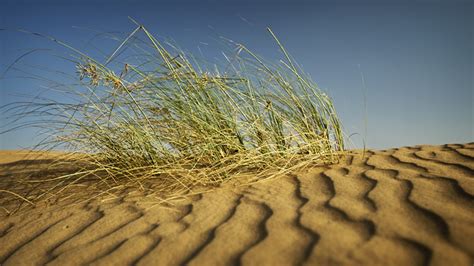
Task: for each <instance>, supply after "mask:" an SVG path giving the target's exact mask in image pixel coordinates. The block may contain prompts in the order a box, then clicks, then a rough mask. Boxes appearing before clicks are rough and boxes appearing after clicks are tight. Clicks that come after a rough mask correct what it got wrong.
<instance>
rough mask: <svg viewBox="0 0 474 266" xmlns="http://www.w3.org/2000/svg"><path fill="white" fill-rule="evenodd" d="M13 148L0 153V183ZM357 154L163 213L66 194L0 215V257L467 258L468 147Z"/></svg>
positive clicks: (471, 223)
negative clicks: (338, 161) (73, 203)
mask: <svg viewBox="0 0 474 266" xmlns="http://www.w3.org/2000/svg"><path fill="white" fill-rule="evenodd" d="M20 155H21V154H18V153H15V152H2V153H0V158H1V161H0V164H1V165H0V167H1V168H0V171H1V172H0V174H1V183H0V185H1V187H0V189H6V188H8V187H9V186H10V185H11V182H10V181H9V180H11V178H12V176H15V174H18V173H21V171H20V170H18V169H17V168H15V167H13V166H15V162H16V163H19V161H18V160H20V159H21V156H20ZM362 155H363V154H362V152H360V151H354V152H351V153H350V154H349V155H348V156H347V158H345V159H344V160H343V161H342V162H341V163H340V164H338V165H333V166H330V167H317V168H312V169H308V170H305V171H301V172H299V173H295V174H293V175H288V176H284V177H280V178H276V179H272V180H267V181H264V182H260V183H257V184H253V185H251V186H246V187H231V186H230V185H224V186H223V187H222V188H218V189H216V190H215V191H213V192H209V193H205V194H201V195H197V196H193V197H191V198H189V199H187V200H181V201H176V202H175V206H174V207H172V208H165V207H163V206H161V205H155V204H154V203H153V204H152V203H150V202H148V199H147V198H146V197H140V196H136V195H135V196H133V193H130V194H124V195H123V197H121V198H118V199H114V200H107V201H101V200H91V201H88V202H82V203H80V204H79V203H78V204H75V205H71V201H72V202H74V200H75V198H76V197H77V196H76V195H75V194H74V195H71V197H70V198H69V199H70V200H69V201H68V200H64V201H54V202H49V204H45V205H44V206H43V205H41V206H37V207H36V208H23V209H22V210H20V211H18V212H17V213H16V214H14V215H10V216H7V215H6V213H5V212H3V213H2V214H1V215H3V216H2V217H1V221H0V264H1V265H30V264H49V265H66V264H67V265H76V264H93V265H128V264H137V265H178V264H189V265H233V264H244V265H298V264H305V265H425V264H430V265H473V263H474V143H469V144H463V145H460V144H451V145H444V146H416V147H402V148H398V149H390V150H384V151H368V152H366V153H365V157H364V158H363V157H362ZM36 160H38V159H36ZM36 160H31V161H26V162H28V163H29V165H35V164H34V163H35V161H36ZM26 162H25V161H24V163H26ZM36 162H38V161H36ZM44 163H45V162H43V164H44ZM38 165H42V163H41V162H39V163H38V164H36V166H34V167H39V166H38ZM12 167H13V168H12ZM30 167H33V166H30ZM12 169H13V170H12ZM15 169H16V170H15ZM25 169H26V168H25ZM14 170H15V171H14ZM28 189H31V188H30V187H27V186H25V188H24V191H27V190H28ZM31 190H33V189H31ZM83 191H84V189H83ZM25 193H26V192H25ZM0 195H2V197H3V194H0ZM0 198H1V197H0ZM0 203H1V204H0V206H10V205H9V204H11V203H10V202H9V201H7V200H5V198H4V199H0ZM0 212H1V210H0Z"/></svg>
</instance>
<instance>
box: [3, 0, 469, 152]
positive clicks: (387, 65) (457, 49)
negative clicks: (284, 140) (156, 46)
mask: <svg viewBox="0 0 474 266" xmlns="http://www.w3.org/2000/svg"><path fill="white" fill-rule="evenodd" d="M105 2H106V1H105ZM105 2H104V1H102V3H105ZM80 3H82V4H79V2H77V1H70V2H69V3H67V4H65V3H59V2H57V1H36V2H31V1H22V2H16V3H12V2H10V1H7V2H6V4H5V7H6V8H3V9H2V10H1V11H0V23H1V24H0V29H7V30H3V31H0V55H1V58H2V59H1V60H0V63H1V64H0V77H1V76H2V75H3V73H4V72H5V71H6V70H7V69H8V68H9V66H10V65H11V64H12V63H14V62H15V61H16V60H17V59H19V58H20V57H21V56H22V55H23V54H25V53H27V52H28V51H32V50H33V49H45V50H44V51H42V52H38V53H36V52H35V53H31V54H29V55H28V56H25V57H23V58H21V60H19V62H18V63H17V64H16V65H15V67H19V68H20V69H22V67H24V68H30V67H31V66H35V65H36V66H42V67H49V68H52V69H53V70H61V71H64V72H66V73H69V74H74V73H75V68H71V66H70V65H68V64H66V63H64V62H63V63H61V62H58V61H55V60H53V58H54V56H53V55H54V54H55V53H64V51H63V50H62V48H61V47H58V45H57V44H56V43H54V42H52V41H48V40H45V39H44V38H39V37H37V36H33V35H31V34H25V33H21V32H18V31H17V30H16V29H18V28H22V29H25V30H29V31H32V32H38V33H42V34H47V35H51V36H54V37H55V38H57V39H59V40H61V41H64V42H66V43H68V44H70V45H71V46H73V47H76V48H78V49H79V50H81V51H85V52H86V53H92V54H94V55H96V56H99V57H102V58H104V57H106V55H107V54H110V53H111V52H112V51H113V49H114V48H115V47H114V45H113V42H107V41H100V40H98V39H96V35H97V34H102V35H104V34H105V33H109V32H114V33H118V34H119V35H120V36H126V35H127V34H129V33H130V32H131V31H132V30H133V29H134V27H135V25H134V24H133V23H131V22H130V20H129V19H128V16H130V17H133V18H135V19H137V20H138V21H140V23H143V25H145V26H146V27H147V28H148V29H149V30H150V31H151V32H152V33H153V34H155V35H156V36H158V37H160V38H172V39H173V40H174V41H175V42H176V43H177V44H178V45H180V46H181V47H183V49H185V50H189V51H191V52H192V53H193V54H197V55H202V56H203V57H205V58H211V59H213V60H214V57H218V56H219V52H220V51H221V50H220V48H221V46H220V45H219V44H218V40H219V36H224V37H226V38H229V39H232V40H235V41H239V42H242V43H245V44H246V45H248V46H249V47H250V48H251V49H252V50H253V51H255V52H256V53H258V54H261V55H262V56H263V57H264V58H266V59H268V60H270V61H272V62H276V61H278V60H279V59H280V58H281V55H280V54H279V51H278V47H277V46H276V45H275V43H274V42H273V40H272V38H271V36H269V34H268V33H267V32H266V30H265V28H266V27H271V29H272V30H273V31H274V32H275V33H276V34H277V36H278V38H279V39H280V41H281V42H282V43H283V45H284V46H285V48H286V49H287V50H288V51H289V53H290V54H291V55H292V56H293V58H294V59H295V61H296V62H297V63H298V64H299V65H301V66H302V68H303V70H304V71H305V73H307V74H309V75H310V76H311V77H312V80H313V81H314V82H316V83H317V84H318V85H319V87H320V88H321V89H323V90H324V91H327V93H328V94H329V95H330V96H331V97H332V99H333V100H334V103H335V107H336V111H337V112H338V115H339V116H340V118H341V120H342V124H343V126H344V132H345V133H346V135H347V136H350V135H351V136H352V137H351V141H352V142H353V145H352V144H351V143H350V142H348V147H349V148H362V147H363V146H364V142H365V144H366V147H367V148H371V149H385V148H391V147H400V146H409V145H418V144H433V145H437V144H446V143H463V142H471V141H473V140H474V108H473V102H474V93H473V84H474V81H473V80H474V72H473V70H474V69H473V62H474V55H473V47H474V41H473V38H474V33H473V29H474V4H472V3H469V2H467V1H455V2H454V3H445V2H443V3H441V2H439V1H437V2H436V3H434V2H429V1H425V2H423V3H420V2H418V3H417V4H408V3H403V4H398V3H383V4H374V3H370V2H367V3H366V4H363V5H355V4H343V3H339V4H328V3H325V2H316V3H307V2H296V3H293V4H292V3H289V2H286V3H285V2H282V1H279V2H277V3H272V4H269V3H268V2H267V3H262V2H261V3H253V4H250V3H248V2H243V1H240V2H235V4H234V5H227V6H226V5H224V4H222V3H219V4H218V3H213V2H200V3H199V4H197V3H194V4H191V3H187V5H182V4H183V2H179V3H175V4H172V3H169V2H168V3H157V4H153V3H150V2H148V1H142V2H140V1H135V2H134V3H135V4H134V5H131V4H130V3H131V2H130V1H123V2H122V3H115V4H114V5H111V6H100V5H98V4H97V3H95V4H94V3H93V2H89V1H82V2H80ZM138 3H140V4H138ZM238 3H240V5H239V4H238ZM180 4H181V5H180ZM211 9H212V10H211ZM51 18H54V20H55V21H52V20H49V21H48V19H51ZM91 40H93V41H96V42H97V43H98V42H99V41H100V42H101V43H100V44H101V45H103V46H104V47H96V46H94V44H95V43H94V42H90V41H91ZM104 48H106V49H105V50H103V49H104ZM46 49H48V51H46ZM102 52H105V54H103V55H102ZM30 71H36V70H30ZM53 74H54V73H49V74H45V75H46V77H47V78H53V79H54V78H57V77H56V76H55V75H53ZM16 76H18V72H16V73H15V71H12V70H9V72H8V73H7V75H6V76H5V77H4V78H3V79H0V93H1V94H0V95H1V99H0V105H5V104H8V103H11V102H14V101H17V100H19V99H21V98H18V97H15V96H14V95H13V94H29V95H34V94H37V93H38V92H40V91H41V90H42V88H41V87H40V86H41V85H40V84H39V83H38V82H37V81H36V82H35V81H34V80H30V79H25V78H15V77H16ZM364 83H365V86H364ZM364 97H366V100H364ZM365 101H366V106H367V109H365V103H364V102H365ZM365 120H367V124H366V125H367V127H366V126H365ZM5 122H6V117H4V115H3V114H2V115H1V117H0V124H2V125H3V124H4V123H5ZM0 131H1V130H0ZM32 134H33V131H32V130H31V129H22V130H18V131H15V132H10V133H6V134H3V135H0V149H18V148H20V147H21V146H24V147H25V146H30V145H34V143H35V142H34V141H33V140H31V136H32ZM363 139H365V141H363ZM36 141H37V140H36Z"/></svg>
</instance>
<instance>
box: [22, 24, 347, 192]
mask: <svg viewBox="0 0 474 266" xmlns="http://www.w3.org/2000/svg"><path fill="white" fill-rule="evenodd" d="M268 31H269V32H270V34H271V35H272V36H273V38H274V39H275V41H276V43H277V45H278V47H279V49H280V50H281V52H282V54H283V59H282V60H280V62H279V64H277V65H273V64H269V63H266V62H265V61H264V60H263V59H262V58H260V57H259V56H257V55H256V54H254V53H253V52H251V51H250V50H249V49H247V47H245V46H244V45H242V44H235V43H233V45H235V50H234V51H235V54H234V55H233V56H227V55H225V58H226V66H225V68H219V67H217V66H216V67H215V69H214V70H212V71H203V70H202V69H201V68H200V66H199V65H198V64H197V63H196V60H195V59H194V58H193V57H192V56H191V55H189V54H186V53H184V52H183V51H181V50H179V49H176V48H174V47H172V46H169V45H165V44H162V43H160V42H159V41H158V40H157V39H156V38H155V37H153V36H152V35H151V34H150V33H149V32H148V30H147V29H146V28H145V27H143V26H142V25H138V24H137V28H136V29H135V30H134V31H133V32H132V33H131V34H130V35H129V36H128V37H127V38H126V39H125V40H124V41H123V42H122V43H121V44H120V45H119V47H118V48H117V49H116V50H115V51H114V52H113V53H112V55H111V56H110V57H109V58H108V59H107V60H106V61H105V62H102V63H101V62H99V61H98V60H95V59H93V58H91V57H89V56H87V55H85V54H83V53H81V52H79V51H77V50H74V49H73V51H74V52H75V53H76V55H77V57H75V58H74V62H75V64H76V67H77V79H78V82H80V85H81V89H70V90H64V91H63V92H66V93H67V95H69V96H71V99H73V100H71V101H69V102H68V103H65V102H58V101H52V100H48V101H47V102H35V103H33V104H31V105H30V106H29V108H27V109H28V111H27V112H23V113H22V114H23V116H25V114H27V116H29V117H32V116H35V115H38V116H40V117H42V119H39V120H38V122H37V123H33V124H35V125H40V127H42V128H47V130H48V132H49V133H48V134H49V137H48V138H47V140H46V141H45V142H44V143H43V144H44V145H46V146H48V147H55V146H57V145H60V146H61V147H65V146H67V148H68V150H70V151H73V152H75V153H76V154H81V156H83V158H84V160H83V162H86V165H87V167H84V169H82V171H79V173H80V174H77V175H76V174H74V175H67V176H65V178H66V179H68V180H72V181H73V182H76V181H77V180H78V179H81V178H83V177H84V176H89V177H90V176H95V177H97V178H98V180H100V182H99V183H101V184H105V185H106V186H109V187H114V186H116V185H117V184H124V183H126V184H127V186H135V187H139V188H142V189H147V188H149V187H154V189H155V190H156V191H159V192H165V193H175V192H177V191H179V192H180V193H182V192H184V193H188V192H191V191H192V190H193V189H194V188H195V187H196V186H200V185H203V186H209V185H218V184H220V183H222V182H225V181H227V180H230V179H231V178H232V177H238V176H253V177H254V180H259V179H262V178H268V177H271V176H274V175H278V174H284V173H288V172H289V171H292V170H296V169H301V168H302V167H305V166H307V165H309V164H328V163H334V162H336V161H337V160H338V155H339V154H340V153H341V152H342V151H343V150H344V141H343V134H342V131H341V124H340V121H339V119H338V117H337V114H336V111H335V108H334V105H333V103H332V101H331V99H330V98H329V97H328V95H326V94H325V93H324V92H322V91H321V90H319V89H318V87H317V86H316V84H315V83H313V82H312V81H311V80H310V79H309V78H307V77H306V76H305V75H304V74H303V72H302V71H301V69H300V68H299V67H298V66H297V65H296V64H295V63H294V62H293V60H292V59H291V58H290V56H289V55H288V53H287V52H286V50H285V49H284V48H283V46H282V45H281V44H280V42H279V41H278V39H277V38H276V37H275V35H274V34H273V32H272V31H271V30H270V29H268ZM138 33H142V34H144V36H146V39H147V41H148V42H147V43H148V44H150V45H149V46H148V49H140V50H139V51H140V56H136V57H134V58H135V60H134V61H133V62H121V63H120V64H117V62H116V59H115V58H116V56H117V55H118V54H120V53H121V51H122V50H123V48H124V47H125V46H126V44H127V43H128V42H130V40H131V39H133V38H134V37H135V36H136V35H137V34H138ZM54 41H56V40H54ZM56 42H59V41H56ZM59 43H60V42H59ZM61 44H62V43H61ZM71 49H72V48H71ZM137 58H140V60H137ZM114 63H115V64H114ZM111 65H115V66H117V65H120V68H121V69H120V70H118V71H117V69H116V72H117V73H120V74H116V72H114V70H113V67H111ZM24 107H25V106H24V105H23V106H21V108H24ZM15 108H17V109H15ZM15 108H13V110H19V109H18V108H20V107H19V106H17V107H15ZM45 116H48V119H44V117H45ZM45 120H47V122H46V123H45ZM29 123H30V125H31V122H29ZM55 180H63V179H55ZM150 184H153V185H150Z"/></svg>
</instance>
